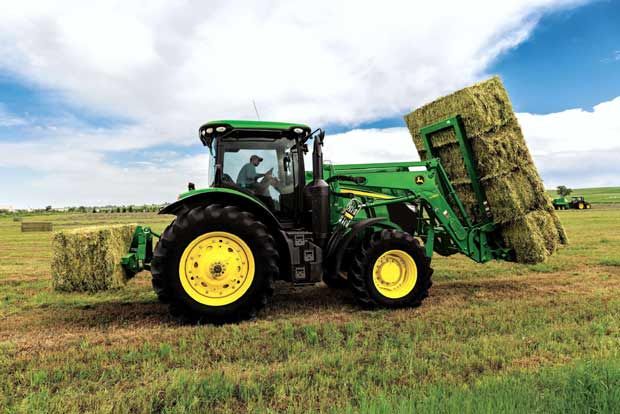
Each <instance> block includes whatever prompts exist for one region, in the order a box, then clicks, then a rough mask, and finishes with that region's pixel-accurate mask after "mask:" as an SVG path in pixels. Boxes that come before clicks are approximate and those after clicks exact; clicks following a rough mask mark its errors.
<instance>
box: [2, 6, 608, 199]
mask: <svg viewBox="0 0 620 414" xmlns="http://www.w3.org/2000/svg"><path fill="white" fill-rule="evenodd" d="M218 5H219V6H218V7H214V8H210V9H209V12H208V13H207V12H206V10H205V11H204V13H202V14H201V13H200V10H195V9H196V7H198V8H200V7H206V6H196V7H191V8H189V7H188V8H187V9H186V10H185V9H182V8H179V7H176V6H175V4H174V3H171V2H166V1H162V2H157V3H154V4H153V6H152V9H149V10H147V11H145V10H144V9H143V8H142V7H141V6H140V5H139V4H137V3H133V2H119V3H114V2H105V3H98V2H93V3H92V7H86V6H83V5H81V4H80V3H79V2H63V1H61V2H58V4H56V3H55V4H53V5H50V4H48V3H45V2H41V3H38V4H37V3H36V2H34V3H33V4H28V5H27V6H26V5H25V6H21V5H14V6H13V7H14V9H10V10H8V12H7V13H4V15H3V16H1V17H0V206H2V205H11V206H16V207H40V206H44V205H47V204H52V205H55V206H63V205H81V204H85V205H96V204H107V203H117V204H118V203H142V202H162V201H170V200H172V199H174V198H175V194H176V193H178V192H179V191H181V190H182V189H183V187H184V186H185V183H186V182H187V181H194V182H197V183H198V184H199V185H207V184H208V179H207V176H206V172H207V158H208V157H207V156H206V151H205V150H204V149H203V147H202V146H201V145H200V143H199V141H198V140H197V138H196V130H197V128H198V126H199V125H200V124H201V123H203V122H205V121H206V120H208V119H215V118H253V117H254V110H253V107H252V105H251V102H252V100H256V102H257V103H258V106H259V109H260V112H261V115H262V117H263V118H268V119H274V120H290V121H299V122H307V123H310V124H311V125H313V126H323V127H325V128H326V129H327V131H328V133H329V134H331V135H332V144H331V149H332V152H331V153H329V159H331V160H332V161H335V162H368V161H372V160H376V161H383V160H394V159H403V160H404V159H416V158H417V155H416V154H415V151H414V150H413V147H412V145H411V141H410V138H409V136H408V134H407V133H406V131H405V130H404V128H403V121H402V114H404V113H406V112H408V111H409V110H410V109H411V108H413V107H416V106H419V105H421V104H423V103H425V102H427V101H429V100H432V99H434V98H435V97H437V96H440V95H442V94H445V93H448V92H450V91H452V90H454V89H457V88H460V87H463V86H466V85H467V84H470V83H472V82H475V81H478V80H481V79H484V78H486V77H487V76H488V75H490V74H499V75H501V76H502V78H503V80H504V82H505V84H506V87H507V89H508V91H509V93H510V95H511V98H512V100H513V104H514V107H515V111H516V112H518V116H519V119H520V122H521V124H522V127H523V130H524V133H525V135H526V139H527V140H528V144H529V146H530V149H531V151H532V152H533V154H534V158H535V161H536V163H537V166H538V168H539V170H540V172H541V175H542V176H543V179H544V180H545V184H546V185H547V186H548V187H552V186H555V185H558V184H566V185H569V186H582V185H592V186H597V185H620V178H619V177H620V170H619V169H618V167H617V166H616V165H615V164H617V163H614V162H613V159H617V158H616V157H618V156H620V146H619V145H618V144H617V143H616V141H618V138H620V137H619V136H618V134H620V99H616V98H617V97H619V96H620V25H619V24H618V22H619V21H620V2H619V1H594V2H585V1H559V0H531V1H528V2H522V1H506V2H502V3H501V4H498V3H497V2H488V1H487V2H485V1H482V0H480V1H473V2H471V3H469V4H468V5H467V6H465V5H459V6H455V7H454V8H446V7H445V5H443V4H442V2H437V4H431V5H429V4H428V3H427V2H417V3H416V2H398V1H386V2H385V4H383V5H382V9H381V10H377V9H376V8H375V7H374V6H366V5H364V6H359V7H357V8H356V10H355V11H354V12H353V14H351V12H350V9H347V7H344V6H337V5H336V6H335V5H333V4H332V3H331V2H327V1H326V2H317V3H315V4H314V5H313V6H311V5H304V6H299V5H297V6H296V7H294V6H293V5H290V4H288V3H286V2H274V3H273V4H270V6H268V7H265V6H261V5H260V4H257V5H256V6H255V7H240V6H234V5H233V6H231V5H229V4H228V3H227V2H221V3H218ZM236 7H238V8H236ZM69 10H70V11H71V13H67V11H69ZM470 12H471V13H472V14H471V15H467V13H470ZM231 16H235V19H232V17H231ZM410 16H420V17H410ZM422 16H424V19H423V20H421V17H422ZM464 16H465V17H466V18H464ZM112 22H113V23H114V28H115V30H114V31H113V32H111V31H110V30H109V28H110V24H111V23H112ZM451 22H453V23H454V24H451ZM457 23H458V24H457ZM231 51H232V52H231ZM248 62H252V63H251V64H249V63H248ZM590 131H591V134H592V136H591V137H589V138H588V139H587V140H584V136H585V135H586V134H590ZM328 142H329V141H328ZM326 150H330V145H329V144H328V145H327V148H326ZM378 158H380V159H378ZM605 159H609V160H610V161H611V162H609V164H611V165H610V166H609V167H602V166H601V160H605ZM584 165H590V166H591V170H590V172H589V176H588V177H587V178H586V179H584V177H583V174H582V173H580V174H579V175H577V174H575V173H574V171H575V169H576V168H580V166H584Z"/></svg>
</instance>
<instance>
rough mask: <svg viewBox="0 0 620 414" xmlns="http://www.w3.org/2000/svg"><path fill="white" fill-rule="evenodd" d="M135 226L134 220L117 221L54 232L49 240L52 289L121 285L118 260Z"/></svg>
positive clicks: (122, 278) (122, 276)
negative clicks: (132, 221)
mask: <svg viewBox="0 0 620 414" xmlns="http://www.w3.org/2000/svg"><path fill="white" fill-rule="evenodd" d="M135 229H136V225H135V224H119V225H112V226H92V227H84V228H79V229H74V230H67V231H59V232H57V233H56V234H55V235H54V238H53V240H52V285H53V287H54V289H56V290H61V291H80V292H96V291H100V290H107V289H114V288H119V287H122V286H124V285H125V283H126V281H127V278H126V276H125V273H124V271H123V268H122V267H121V265H120V262H121V257H122V256H123V255H125V254H127V252H128V250H129V247H130V246H131V241H132V238H133V233H134V231H135Z"/></svg>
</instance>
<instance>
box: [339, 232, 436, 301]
mask: <svg viewBox="0 0 620 414" xmlns="http://www.w3.org/2000/svg"><path fill="white" fill-rule="evenodd" d="M430 262H431V261H430V259H429V258H428V257H426V255H425V254H424V249H423V248H422V246H420V243H419V242H418V240H416V239H415V238H413V236H411V235H410V234H409V233H405V232H402V231H397V230H382V231H378V232H375V233H372V234H371V235H370V236H369V237H368V238H367V239H366V240H364V241H363V242H362V245H361V248H360V250H359V252H358V253H357V254H356V256H355V258H354V259H353V263H352V264H351V268H350V271H349V274H348V280H349V284H350V287H351V290H352V292H353V294H354V296H355V298H356V299H357V301H358V302H359V303H360V304H361V305H362V306H363V307H366V308H377V307H383V308H401V307H414V306H419V305H420V304H421V303H422V300H424V298H426V297H427V296H428V290H429V288H430V287H431V285H432V282H431V275H432V273H433V270H432V269H431V267H430Z"/></svg>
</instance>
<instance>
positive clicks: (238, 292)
mask: <svg viewBox="0 0 620 414" xmlns="http://www.w3.org/2000/svg"><path fill="white" fill-rule="evenodd" d="M445 129H453V130H454V132H455V134H456V136H457V138H458V139H459V145H460V150H461V153H462V156H463V159H464V162H465V166H466V168H467V170H468V173H469V175H470V178H471V182H472V186H473V189H474V192H475V194H476V196H477V199H478V200H477V201H478V209H477V213H476V217H472V216H470V214H468V213H467V211H466V209H465V208H464V206H463V204H462V202H461V200H459V197H458V196H457V194H456V192H455V190H454V188H453V186H452V184H451V182H450V180H449V179H448V176H447V175H446V171H445V170H444V168H443V167H442V164H441V163H440V161H439V159H437V158H431V159H428V160H426V161H420V162H398V163H376V164H350V165H334V164H331V163H327V162H323V152H322V147H323V140H324V136H325V134H324V132H323V131H322V130H320V129H318V130H316V131H314V132H311V129H310V128H309V127H308V126H306V125H303V124H291V123H275V122H259V121H230V120H226V121H213V122H209V123H207V124H205V125H203V126H202V127H201V128H200V129H199V137H200V140H201V141H202V143H203V144H204V145H205V146H206V147H207V148H208V149H209V151H210V154H211V156H212V162H211V166H210V169H211V174H210V177H211V178H212V179H213V182H212V184H211V186H210V187H209V188H204V189H195V188H194V186H193V185H192V184H191V183H190V185H189V191H187V192H185V193H183V194H181V195H180V196H179V198H178V200H177V201H176V202H174V203H172V204H170V205H168V206H167V207H165V208H164V209H162V210H161V211H160V214H172V215H175V216H176V218H175V219H174V220H173V221H172V223H171V224H170V225H169V226H168V227H167V228H166V229H165V230H164V231H163V233H162V234H161V235H155V234H154V233H152V232H151V231H150V230H149V229H148V228H142V227H140V228H139V229H138V230H137V231H136V235H135V237H134V243H133V246H132V248H131V250H130V252H129V254H127V255H126V256H125V257H124V258H123V262H122V263H123V266H124V267H125V269H126V270H127V271H128V272H131V273H135V272H138V271H140V270H142V269H143V268H146V269H150V271H151V273H152V281H153V287H154V289H155V292H156V293H157V295H158V297H159V299H160V300H161V301H163V302H167V303H169V304H170V311H171V313H172V314H173V315H176V316H179V317H183V318H187V319H189V320H194V321H195V320H202V321H209V322H228V321H235V320H241V319H247V318H250V317H252V316H253V315H255V313H256V312H257V311H258V310H259V309H260V308H262V307H263V306H265V304H266V303H267V301H268V300H269V298H270V296H271V295H272V294H273V291H274V281H276V280H283V281H287V282H290V283H292V284H295V285H305V284H315V283H317V282H320V281H323V282H324V283H326V284H327V285H328V286H330V287H333V288H341V287H349V288H350V289H351V290H352V292H353V295H354V296H355V298H356V299H357V301H358V302H359V303H360V304H361V305H363V306H364V307H370V308H374V307H386V308H397V307H409V306H416V305H419V304H420V303H421V301H422V300H423V299H424V298H425V297H426V296H427V295H428V290H429V288H430V287H431V275H432V273H433V271H432V269H431V267H430V265H431V257H432V255H433V253H434V252H436V253H438V254H440V255H443V256H448V255H452V254H455V253H461V254H464V255H466V256H468V257H469V258H471V259H472V260H474V261H476V262H479V263H484V262H487V261H489V260H492V259H499V260H512V259H513V256H514V252H513V251H511V250H509V249H507V248H505V247H503V246H502V244H501V238H500V237H499V235H498V231H497V227H496V225H495V224H494V223H493V221H492V218H491V215H490V211H489V207H488V204H487V201H486V198H485V195H484V192H483V190H482V188H481V186H480V181H479V178H478V175H477V173H476V170H475V167H474V164H473V161H472V155H471V148H469V145H468V144H467V140H466V139H465V132H464V130H463V126H462V121H461V119H460V117H458V116H457V117H454V118H450V119H446V120H444V121H442V122H439V123H437V124H435V125H431V126H428V127H426V128H423V129H422V130H421V133H422V136H423V138H424V140H425V145H426V147H427V150H428V151H429V153H430V154H433V149H432V145H431V138H432V135H433V134H435V133H436V132H439V131H442V130H445ZM310 148H312V151H310ZM310 152H311V159H312V171H311V172H307V171H306V168H305V167H306V166H305V163H304V162H305V159H306V157H305V156H306V155H307V154H308V158H309V157H310V154H309V153H310ZM153 235H155V236H156V237H159V241H158V243H157V245H156V247H155V249H154V250H153V251H152V249H151V247H150V246H151V243H152V236H153Z"/></svg>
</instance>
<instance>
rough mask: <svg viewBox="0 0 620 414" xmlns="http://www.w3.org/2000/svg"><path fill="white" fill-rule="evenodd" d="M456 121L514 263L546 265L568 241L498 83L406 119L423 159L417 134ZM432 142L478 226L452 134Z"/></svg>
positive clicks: (491, 81) (484, 84)
mask: <svg viewBox="0 0 620 414" xmlns="http://www.w3.org/2000/svg"><path fill="white" fill-rule="evenodd" d="M455 115H461V117H462V120H463V124H464V127H465V131H466V134H467V138H468V140H469V145H470V147H471V149H472V152H473V158H474V163H475V166H476V169H477V171H478V175H479V177H480V181H481V183H482V187H483V189H484V191H485V194H486V197H487V200H488V202H489V206H490V208H491V213H492V214H493V220H494V222H495V223H497V224H498V225H499V229H500V233H501V235H502V240H503V242H504V244H505V245H506V246H507V247H510V248H513V249H514V251H515V254H516V257H515V260H516V261H518V262H522V263H538V262H542V261H544V260H545V259H546V258H547V256H549V255H551V254H553V252H555V250H556V248H557V245H558V244H565V243H566V242H567V240H568V239H567V237H566V233H565V232H564V229H563V228H562V224H561V223H560V221H559V219H558V217H557V215H556V214H555V211H554V210H553V207H552V206H551V205H550V201H549V199H548V198H547V196H546V195H545V191H544V187H543V184H542V180H541V179H540V176H539V175H538V171H537V170H536V167H535V165H534V162H533V161H532V157H531V155H530V153H529V150H528V148H527V145H526V143H525V139H524V138H523V134H522V132H521V128H520V127H519V123H518V121H517V118H516V116H515V114H514V112H513V110H512V104H511V103H510V99H509V97H508V94H507V92H506V90H505V89H504V87H503V85H502V82H501V80H500V79H499V78H498V77H493V78H491V79H489V80H487V81H485V82H481V83H478V84H476V85H473V86H471V87H468V88H465V89H462V90H460V91H457V92H455V93H453V94H451V95H448V96H445V97H443V98H439V99H437V100H435V101H433V102H431V103H430V104H427V105H424V106H423V107H421V108H419V109H416V110H415V111H413V112H411V113H410V114H409V115H406V116H405V121H406V123H407V126H408V127H409V131H410V133H411V136H412V137H413V141H414V143H415V145H416V147H417V148H418V152H419V153H420V157H421V158H422V159H427V158H429V156H430V154H427V153H426V151H425V149H424V145H423V142H422V137H421V135H420V129H421V128H422V127H424V126H427V125H430V124H434V123H436V122H439V121H441V120H443V119H446V118H450V117H453V116H455ZM431 141H432V146H433V152H434V153H435V154H436V156H438V157H439V159H440V160H441V163H442V165H443V166H444V168H445V170H446V173H447V174H448V177H449V178H450V180H451V181H452V183H453V185H454V187H455V190H456V192H457V194H458V196H459V198H460V199H461V201H462V202H463V205H464V206H465V208H466V210H467V211H468V213H469V214H470V215H471V216H472V217H473V218H474V220H476V219H477V217H476V212H477V201H476V197H475V194H474V192H473V188H472V186H471V181H470V178H469V175H468V174H467V169H466V168H465V163H464V161H463V156H462V154H461V152H460V149H459V146H458V142H457V139H456V136H455V135H454V132H453V131H452V130H444V131H440V132H439V133H436V134H434V135H433V136H432V138H431Z"/></svg>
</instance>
